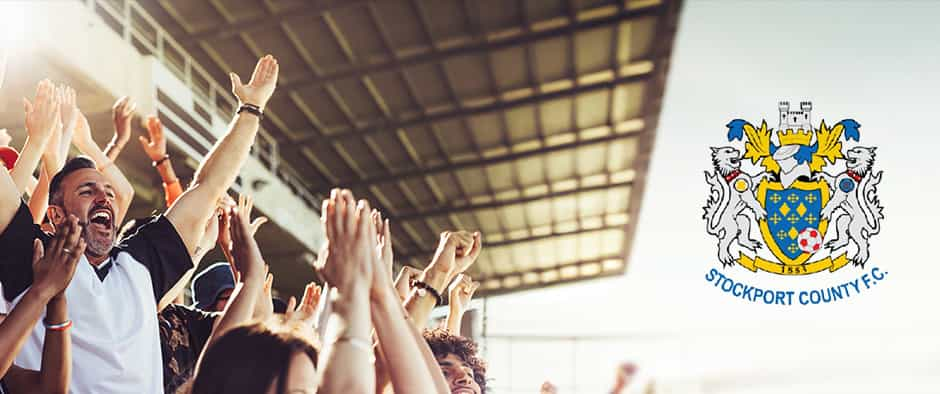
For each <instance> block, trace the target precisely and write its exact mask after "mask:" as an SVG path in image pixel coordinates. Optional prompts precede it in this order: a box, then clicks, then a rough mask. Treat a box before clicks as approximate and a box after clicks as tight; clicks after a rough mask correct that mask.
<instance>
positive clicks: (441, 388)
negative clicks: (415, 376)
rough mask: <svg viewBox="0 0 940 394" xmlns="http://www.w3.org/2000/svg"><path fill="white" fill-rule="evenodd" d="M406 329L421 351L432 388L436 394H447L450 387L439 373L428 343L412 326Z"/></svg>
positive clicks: (439, 367) (439, 370)
mask: <svg viewBox="0 0 940 394" xmlns="http://www.w3.org/2000/svg"><path fill="white" fill-rule="evenodd" d="M408 328H409V329H410V331H411V337H412V338H413V339H414V341H415V343H417V344H418V349H419V350H420V351H421V359H422V360H423V361H424V366H425V367H426V368H427V370H428V372H429V373H430V374H431V379H433V380H434V386H435V387H436V388H437V392H438V393H449V392H450V385H449V384H448V383H447V379H446V378H444V374H443V373H442V372H441V366H440V365H438V364H437V359H435V358H434V352H432V351H431V347H430V346H428V342H427V341H426V340H425V339H424V336H423V335H421V331H420V330H418V328H417V327H415V325H414V324H408ZM455 335H456V334H455Z"/></svg>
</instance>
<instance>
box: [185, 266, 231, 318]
mask: <svg viewBox="0 0 940 394" xmlns="http://www.w3.org/2000/svg"><path fill="white" fill-rule="evenodd" d="M234 288H235V276H234V275H232V267H231V266H229V264H228V262H220V263H215V264H212V265H210V266H209V267H207V268H206V269H204V270H202V272H200V273H199V274H198V275H196V277H195V278H193V287H192V291H193V305H192V307H193V308H197V309H202V310H204V311H212V312H222V311H224V310H225V305H226V304H228V298H229V296H231V295H232V289H234Z"/></svg>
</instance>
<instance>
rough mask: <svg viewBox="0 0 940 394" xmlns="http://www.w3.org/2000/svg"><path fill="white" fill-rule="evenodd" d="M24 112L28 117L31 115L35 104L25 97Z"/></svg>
mask: <svg viewBox="0 0 940 394" xmlns="http://www.w3.org/2000/svg"><path fill="white" fill-rule="evenodd" d="M23 112H25V113H26V115H29V114H31V113H32V112H33V103H30V102H29V99H27V98H26V97H23Z"/></svg>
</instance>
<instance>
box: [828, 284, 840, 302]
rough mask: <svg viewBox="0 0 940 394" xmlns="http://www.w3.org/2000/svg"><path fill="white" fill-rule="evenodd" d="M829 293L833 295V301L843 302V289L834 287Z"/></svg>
mask: <svg viewBox="0 0 940 394" xmlns="http://www.w3.org/2000/svg"><path fill="white" fill-rule="evenodd" d="M829 291H830V292H831V293H832V299H833V300H834V301H838V300H841V299H842V288H841V287H832V288H831V289H829Z"/></svg>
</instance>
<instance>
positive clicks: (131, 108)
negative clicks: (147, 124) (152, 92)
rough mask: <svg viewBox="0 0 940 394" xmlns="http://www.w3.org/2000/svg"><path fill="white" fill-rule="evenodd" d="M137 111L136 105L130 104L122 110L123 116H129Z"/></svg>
mask: <svg viewBox="0 0 940 394" xmlns="http://www.w3.org/2000/svg"><path fill="white" fill-rule="evenodd" d="M136 110H137V103H132V104H131V105H129V106H127V107H126V108H125V109H124V116H131V115H132V114H133V113H134V111H136Z"/></svg>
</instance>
